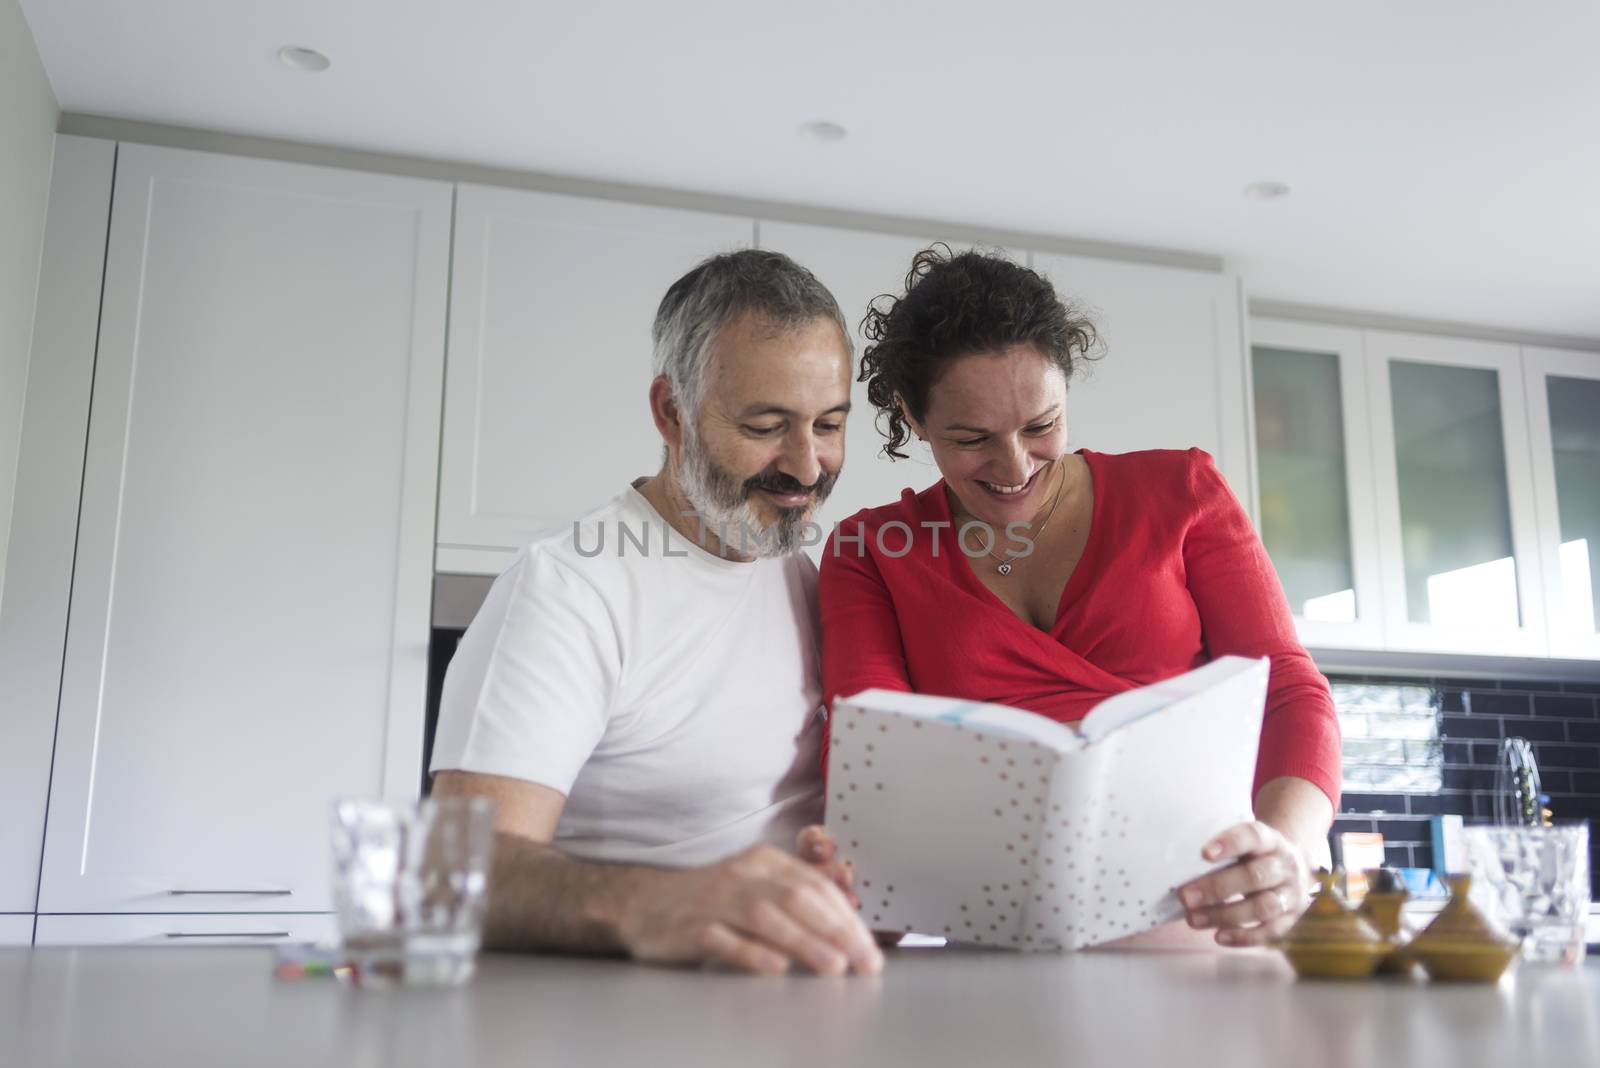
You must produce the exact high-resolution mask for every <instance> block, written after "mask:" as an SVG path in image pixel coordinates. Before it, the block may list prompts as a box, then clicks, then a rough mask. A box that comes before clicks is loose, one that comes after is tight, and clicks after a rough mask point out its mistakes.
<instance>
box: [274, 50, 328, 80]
mask: <svg viewBox="0 0 1600 1068" xmlns="http://www.w3.org/2000/svg"><path fill="white" fill-rule="evenodd" d="M278 62H279V63H282V64H283V65H284V66H285V67H288V68H289V69H290V70H303V71H305V72H306V73H308V74H316V73H318V72H319V71H325V70H327V69H328V68H329V67H331V66H333V60H331V59H329V58H328V57H327V56H325V55H323V54H322V53H321V52H318V51H317V50H316V49H315V48H297V47H295V46H294V45H285V46H284V47H282V48H280V49H278Z"/></svg>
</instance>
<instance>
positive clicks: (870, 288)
mask: <svg viewBox="0 0 1600 1068" xmlns="http://www.w3.org/2000/svg"><path fill="white" fill-rule="evenodd" d="M938 239H939V236H938V235H937V234H929V235H927V236H914V235H913V236H907V235H897V234H885V233H875V232H869V231H862V230H851V229H843V228H837V227H828V226H815V225H809V224H803V223H788V222H775V221H770V220H759V221H758V220H753V219H748V218H735V217H731V216H721V215H710V214H702V213H696V212H688V211H679V210H675V209H669V208H655V207H645V206H640V205H635V204H623V203H617V202H613V201H602V200H588V199H583V198H576V197H569V196H557V195H553V194H546V193H533V192H526V191H519V190H509V189H494V188H486V187H477V186H460V187H459V188H458V193H457V199H456V238H455V255H454V260H453V264H452V287H451V315H450V343H449V353H450V356H449V367H448V371H447V379H446V387H445V415H444V442H443V461H442V468H441V474H440V487H439V510H440V511H439V550H438V558H437V565H438V569H439V570H440V571H446V572H463V573H475V572H476V573H495V572H498V571H499V570H501V569H502V568H504V567H505V565H506V564H507V563H508V562H509V561H510V559H511V554H512V552H514V551H515V549H516V548H518V547H519V546H521V545H522V544H524V543H525V542H526V541H528V540H529V538H531V537H533V536H534V535H536V534H537V533H539V532H540V531H542V530H545V529H548V528H550V527H551V526H553V525H556V524H559V523H562V522H566V521H569V520H571V519H572V518H574V517H576V516H578V515H581V514H583V513H584V512H586V511H588V510H589V509H591V508H593V507H594V506H596V505H597V504H600V503H601V502H603V501H604V500H606V499H607V498H608V497H610V496H611V495H612V494H613V493H615V492H616V491H617V490H618V489H619V488H620V487H621V486H623V485H624V484H626V483H627V482H628V481H629V480H631V479H633V478H635V477H637V476H639V475H643V474H648V473H652V472H654V471H655V470H656V468H657V466H658V465H659V463H660V456H661V441H660V437H659V435H658V434H657V432H656V430H655V428H654V426H653V425H652V424H651V421H650V418H649V415H648V409H647V402H646V391H647V389H648V387H649V383H650V377H651V367H650V364H651V351H650V324H651V321H652V319H653V318H654V315H655V310H656V306H657V304H658V303H659V302H660V300H661V297H662V295H663V294H664V293H665V292H666V289H667V287H668V286H669V285H671V284H672V282H673V281H674V280H675V279H677V278H678V277H679V276H680V275H682V274H683V273H684V272H685V271H687V270H688V269H689V268H690V267H692V266H693V265H694V264H695V263H696V262H698V261H699V260H700V259H702V258H704V257H705V256H708V255H711V254H713V253H716V252H722V251H727V250H729V249H734V248H738V247H741V246H748V245H750V244H752V242H754V243H757V244H759V245H760V246H761V247H763V248H769V249H774V250H777V251H779V252H783V253H785V254H787V255H789V256H791V257H792V258H794V259H795V260H796V261H798V262H799V263H801V264H802V265H804V266H805V267H807V268H809V269H810V270H811V271H812V272H813V273H815V274H816V276H817V277H818V278H819V279H820V280H821V281H822V283H823V284H824V285H826V286H827V287H828V288H829V289H830V290H831V291H832V292H833V294H834V296H835V297H836V298H837V299H838V301H839V306H840V308H841V310H842V311H843V313H844V317H845V320H846V322H847V324H848V325H849V327H850V329H851V333H852V341H853V343H854V346H855V350H856V362H855V367H854V369H853V370H854V371H855V372H857V376H856V377H859V374H858V373H859V370H860V357H861V353H862V350H863V349H864V348H865V346H866V345H867V343H868V342H867V339H866V338H864V337H863V336H861V333H860V325H861V321H862V317H863V316H864V315H865V314H866V312H867V308H868V305H869V304H870V303H871V302H872V301H873V300H874V299H875V298H877V297H879V296H882V295H884V294H890V295H897V294H899V293H901V292H903V290H904V285H905V278H906V273H907V272H908V271H909V269H910V267H911V260H912V257H913V256H914V255H916V253H917V252H918V251H919V250H920V249H923V248H926V247H927V246H928V245H929V244H931V243H933V242H934V241H935V240H938ZM950 244H951V246H952V247H953V248H956V249H957V250H960V249H961V248H963V247H967V246H965V245H963V244H962V243H961V242H957V241H952V242H950ZM1009 254H1010V255H1012V256H1014V257H1015V258H1017V259H1018V260H1019V261H1022V262H1027V261H1028V260H1029V259H1030V254H1029V253H1028V252H1026V251H1022V250H1016V251H1012V252H1010V253H1009ZM1031 260H1032V263H1033V265H1034V266H1035V267H1036V268H1037V269H1038V270H1040V271H1041V272H1043V273H1044V274H1046V275H1047V276H1049V277H1051V278H1052V279H1053V280H1054V282H1055V284H1056V287H1057V288H1058V290H1060V291H1061V293H1062V294H1063V296H1065V297H1067V298H1068V299H1069V300H1071V301H1073V302H1074V303H1077V304H1079V305H1081V306H1082V307H1083V308H1084V310H1085V311H1087V312H1088V313H1089V314H1090V315H1091V316H1092V317H1093V318H1094V321H1095V324H1096V327H1097V328H1098V329H1099V330H1100V332H1101V335H1102V337H1103V338H1104V340H1105V342H1106V358H1105V359H1104V360H1101V361H1099V362H1098V363H1096V364H1095V365H1093V366H1092V367H1091V368H1090V369H1089V370H1088V371H1087V373H1086V374H1085V375H1084V377H1083V378H1081V379H1079V380H1076V381H1074V382H1073V384H1072V386H1071V387H1070V392H1069V395H1068V421H1069V426H1070V428H1071V435H1072V440H1073V442H1074V443H1075V444H1076V445H1082V446H1087V447H1089V448H1094V449H1100V450H1104V451H1111V452H1117V451H1125V450H1129V449H1147V448H1161V447H1171V448H1189V447H1191V446H1199V447H1200V448H1203V449H1206V450H1208V451H1210V452H1211V453H1213V454H1214V455H1216V457H1217V459H1218V462H1219V464H1220V465H1221V467H1222V470H1223V473H1224V474H1225V475H1226V476H1227V478H1228V480H1229V481H1230V482H1231V483H1232V484H1233V486H1234V488H1235V490H1236V492H1237V493H1238V494H1239V497H1240V499H1241V500H1243V501H1244V502H1245V504H1246V507H1251V506H1252V501H1251V498H1250V479H1249V458H1248V448H1247V444H1248V442H1247V435H1246V431H1245V427H1246V425H1247V419H1246V416H1245V411H1246V400H1245V390H1244V358H1243V352H1242V348H1241V334H1242V331H1241V321H1240V314H1239V296H1238V287H1237V284H1236V282H1235V280H1234V279H1233V278H1232V277H1231V276H1228V275H1224V274H1218V273H1210V272H1205V271H1195V270H1184V269H1179V268H1172V267H1163V266H1156V265H1149V264H1140V263H1123V262H1112V261H1106V260H1096V259H1087V258H1081V257H1074V256H1064V255H1057V254H1045V253H1035V254H1032V255H1031ZM851 389H852V395H851V404H852V409H851V414H850V416H849V418H848V419H847V421H846V429H845V450H846V458H847V459H846V465H845V469H844V472H843V474H842V475H841V477H840V479H839V482H838V485H837V486H836V488H835V489H834V491H833V494H832V496H831V497H830V499H829V501H828V503H827V505H826V506H824V508H823V510H822V511H821V512H820V513H819V515H818V522H819V525H820V526H821V527H822V529H823V530H827V529H830V528H831V526H832V524H834V523H835V522H837V521H838V520H840V519H843V518H845V517H846V516H848V515H850V514H852V513H853V512H855V511H857V510H859V509H861V508H866V507H873V506H877V505H882V504H887V503H889V502H891V501H894V500H896V499H898V497H899V495H900V493H901V491H902V490H904V489H907V488H910V489H914V490H921V489H924V488H926V487H927V486H929V485H931V484H932V483H933V482H935V481H937V479H938V477H939V473H938V470H937V469H936V468H935V467H934V464H933V460H932V457H931V456H930V454H929V453H928V450H927V448H926V446H923V445H921V444H920V443H918V442H911V443H910V444H909V445H908V447H907V448H906V450H905V451H906V452H908V453H909V454H910V455H909V457H908V458H907V459H905V460H898V461H891V460H889V459H888V458H887V457H886V456H884V455H883V437H882V435H881V434H880V433H879V431H878V428H877V419H876V415H877V413H876V412H875V411H874V410H873V408H872V405H871V404H870V402H869V401H868V400H867V393H866V385H865V383H863V382H860V381H859V380H858V381H855V382H854V384H853V385H852V387H851ZM595 442H601V443H603V445H602V447H598V448H595V447H591V446H592V443H595ZM580 447H581V448H582V452H581V454H582V456H583V462H582V463H581V464H578V463H573V462H569V461H570V460H571V459H572V458H573V457H575V456H577V455H579V452H578V451H577V450H578V449H579V448H580Z"/></svg>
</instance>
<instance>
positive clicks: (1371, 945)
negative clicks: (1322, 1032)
mask: <svg viewBox="0 0 1600 1068" xmlns="http://www.w3.org/2000/svg"><path fill="white" fill-rule="evenodd" d="M1317 880H1318V882H1320V883H1321V888H1320V889H1319V890H1318V891H1317V894H1316V896H1315V897H1313V898H1312V899H1311V905H1310V907H1309V908H1307V909H1306V911H1305V915H1303V916H1301V917H1300V919H1299V921H1298V922H1297V923H1296V924H1295V925H1294V926H1293V927H1291V928H1289V933H1288V934H1286V935H1284V936H1283V938H1282V939H1280V940H1279V941H1277V942H1276V943H1274V946H1275V948H1277V949H1279V950H1281V951H1282V952H1283V955H1284V956H1285V957H1288V958H1289V964H1290V965H1291V966H1292V967H1293V968H1294V971H1295V974H1296V975H1298V976H1300V978H1302V979H1363V978H1366V977H1367V976H1369V975H1371V974H1372V972H1373V969H1375V968H1377V966H1378V965H1379V964H1380V963H1381V962H1382V961H1383V959H1384V958H1385V957H1387V956H1388V955H1389V954H1390V952H1392V950H1393V947H1392V946H1391V945H1390V944H1389V943H1388V942H1385V941H1384V940H1383V939H1382V938H1380V937H1378V933H1377V932H1376V931H1374V930H1373V929H1372V927H1371V925H1369V924H1368V923H1367V922H1366V921H1365V920H1363V919H1362V918H1361V917H1360V916H1358V915H1356V913H1355V911H1354V910H1352V909H1351V908H1350V906H1349V905H1347V904H1345V902H1344V901H1343V900H1342V899H1341V898H1340V897H1339V894H1338V891H1336V890H1335V889H1334V877H1333V873H1331V872H1329V871H1327V870H1326V869H1322V870H1319V871H1318V872H1317Z"/></svg>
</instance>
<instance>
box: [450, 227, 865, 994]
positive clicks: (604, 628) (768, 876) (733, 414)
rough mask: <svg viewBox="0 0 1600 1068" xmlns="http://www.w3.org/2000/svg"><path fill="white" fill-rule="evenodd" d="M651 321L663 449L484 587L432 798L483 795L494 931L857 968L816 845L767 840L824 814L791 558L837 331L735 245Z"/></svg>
mask: <svg viewBox="0 0 1600 1068" xmlns="http://www.w3.org/2000/svg"><path fill="white" fill-rule="evenodd" d="M653 336H654V341H655V371H656V377H655V379H654V381H653V382H652V383H651V386H650V411H651V414H652V416H653V417H654V420H655V424H656V427H657V429H658V430H659V431H660V433H661V437H662V439H663V441H664V442H665V444H666V450H665V451H666V459H665V462H664V463H663V465H662V467H661V470H660V472H659V473H657V474H656V475H655V476H654V477H652V478H646V479H640V480H639V481H637V482H635V483H634V484H633V486H632V487H629V488H625V489H624V490H623V492H622V494H621V495H620V496H618V497H617V498H615V499H614V500H612V501H611V502H610V503H609V504H607V505H605V506H603V507H601V508H599V509H598V510H596V511H594V512H592V513H590V514H589V515H588V516H586V517H584V518H583V519H581V520H579V521H578V522H576V523H574V524H573V527H572V529H570V530H562V531H557V532H554V533H551V534H549V535H547V536H545V537H542V538H541V539H539V540H537V541H535V542H534V543H533V544H531V545H529V546H528V547H527V548H526V549H525V550H524V551H523V552H522V553H521V554H520V555H519V557H518V558H517V561H516V562H515V563H514V564H513V565H512V566H511V568H510V569H509V570H508V571H507V572H506V573H505V574H503V575H501V576H500V578H499V579H498V580H497V581H496V582H495V584H494V587H493V589H492V590H491V591H490V593H489V596H488V599H487V600H486V601H485V603H484V606H483V608H482V610H481V611H480V612H479V614H478V616H477V618H476V619H475V620H474V621H473V624H472V626H471V627H470V628H469V629H468V631H467V633H466V635H465V637H463V639H462V641H461V644H460V646H459V648H458V649H457V652H456V656H455V659H454V661H453V662H452V663H451V665H450V670H449V673H448V674H447V676H446V678H445V686H444V696H443V700H442V702H441V709H440V717H439V730H438V736H437V738H436V740H435V744H434V756H433V764H432V771H433V772H434V776H435V777H434V795H435V796H441V797H443V796H452V795H463V794H475V795H482V796H486V797H491V798H493V799H494V800H495V801H496V802H497V803H498V815H497V817H496V832H497V835H496V838H497V841H496V847H497V848H496V858H495V865H494V870H493V873H492V875H491V882H490V891H489V917H488V921H487V931H486V939H487V942H488V944H490V945H491V946H497V947H501V948H530V949H531V948H548V949H563V950H574V951H598V952H607V951H611V952H616V951H621V952H627V953H631V954H632V955H634V956H635V957H638V958H640V959H644V960H656V961H684V962H689V961H716V962H720V963H723V964H726V965H729V966H732V967H735V968H739V969H743V970H748V971H755V972H772V973H776V972H783V971H786V970H787V969H788V968H789V967H790V966H791V964H796V963H797V964H800V965H803V966H805V967H808V968H811V969H812V970H814V971H817V972H821V973H824V974H840V973H842V972H844V971H847V970H851V969H853V970H856V971H859V972H876V971H878V970H879V969H880V968H881V967H882V959H883V958H882V955H881V953H880V952H879V951H878V949H877V946H876V944H875V943H874V941H873V938H872V936H871V934H869V932H868V931H867V929H866V928H865V926H864V925H863V924H862V923H861V920H860V918H859V917H858V916H857V915H856V913H855V911H854V909H853V908H852V907H851V904H850V902H849V900H848V898H847V896H846V890H844V889H841V886H845V887H847V886H848V879H847V877H846V876H844V875H843V874H842V873H841V872H839V871H838V870H836V868H835V867H834V866H833V865H832V864H831V855H832V850H831V849H830V848H829V846H830V845H831V843H827V844H824V845H822V846H820V848H814V846H813V845H806V846H805V848H806V849H807V851H808V853H809V854H811V856H810V860H809V861H807V862H802V861H801V860H798V859H796V858H795V857H794V856H792V855H790V854H789V853H788V852H787V851H786V850H785V849H783V848H780V846H787V845H790V844H791V843H794V842H795V841H796V835H797V833H798V832H799V831H800V829H801V828H802V827H805V826H807V825H809V824H814V823H815V822H816V820H817V819H818V818H819V816H820V813H821V793H820V786H819V783H818V773H817V752H818V743H819V738H820V733H821V731H822V729H823V721H822V719H821V716H820V714H819V713H820V708H821V690H820V685H819V679H818V663H817V656H818V642H817V615H816V569H815V567H814V566H813V565H812V564H811V562H810V561H809V560H808V559H807V558H806V557H805V556H803V555H801V554H799V553H796V552H794V551H793V550H794V549H795V548H797V547H799V546H800V545H801V544H802V543H803V541H804V540H805V538H806V536H807V535H808V534H811V535H815V534H816V531H815V527H814V525H813V524H811V523H810V517H811V516H812V514H813V513H814V511H815V509H816V508H817V506H818V505H819V504H820V503H821V502H822V501H823V499H824V498H825V497H826V496H827V494H828V491H829V489H831V488H832V485H833V482H834V480H835V478H836V477H837V476H838V474H839V469H840V467H841V466H842V465H843V463H844V420H845V416H846V414H847V412H848V411H849V407H850V401H849V398H850V356H851V353H850V344H849V341H848V337H849V334H848V331H847V329H846V327H845V324H844V320H843V317H842V316H841V314H840V312H839V308H838V305H837V303H835V301H834V299H833V297H832V296H831V295H830V294H829V293H828V291H827V290H826V289H825V288H823V286H822V285H821V284H820V283H819V282H818V281H817V280H816V278H814V277H813V276H812V275H811V274H810V272H808V271H806V270H805V269H804V268H802V267H800V266H799V265H798V264H796V263H794V262H793V261H792V260H790V259H789V258H788V257H786V256H783V255H781V254H779V253H776V252H769V251H759V250H746V251H741V252H734V253H729V254H726V255H721V256H716V257H713V258H712V259H709V260H707V261H706V262H704V263H702V264H700V265H699V266H698V267H696V268H695V269H694V270H692V271H690V272H689V273H688V274H687V275H685V276H684V277H683V278H681V279H679V280H678V281H677V282H676V283H674V284H673V285H672V287H671V288H670V289H669V290H668V291H667V294H666V296H665V298H664V299H663V300H662V302H661V307H660V309H659V310H658V312H657V313H656V319H655V325H654V331H653ZM574 401H575V403H578V402H581V401H580V399H578V398H574ZM604 432H605V428H604V427H596V428H595V433H596V434H604ZM582 449H583V443H582V442H574V443H573V449H572V453H571V454H570V455H566V456H562V457H550V458H548V462H557V463H581V462H582ZM816 841H817V835H816V832H815V831H812V832H811V833H810V836H809V837H808V842H810V843H816Z"/></svg>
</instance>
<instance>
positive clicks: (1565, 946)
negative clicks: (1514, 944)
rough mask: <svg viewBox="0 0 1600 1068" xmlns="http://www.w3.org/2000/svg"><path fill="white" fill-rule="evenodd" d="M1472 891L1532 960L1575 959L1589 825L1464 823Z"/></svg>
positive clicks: (1585, 895)
mask: <svg viewBox="0 0 1600 1068" xmlns="http://www.w3.org/2000/svg"><path fill="white" fill-rule="evenodd" d="M1462 837H1463V841H1464V842H1465V845H1466V853H1467V863H1468V864H1469V865H1470V866H1471V870H1472V874H1473V889H1474V890H1477V889H1478V888H1479V887H1482V888H1483V891H1484V902H1483V904H1484V906H1485V907H1486V909H1487V911H1489V913H1490V915H1491V916H1492V917H1494V918H1495V919H1498V920H1499V921H1500V922H1501V923H1503V924H1504V925H1505V926H1506V928H1507V929H1508V930H1510V931H1511V933H1512V934H1513V935H1515V936H1517V937H1518V938H1520V939H1522V959H1523V961H1525V962H1527V963H1530V964H1541V963H1542V964H1580V963H1582V961H1583V958H1584V925H1585V922H1586V921H1587V919H1588V914H1589V824H1588V822H1587V821H1584V822H1580V823H1565V824H1560V825H1558V826H1555V827H1467V828H1465V829H1463V831H1462Z"/></svg>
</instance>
